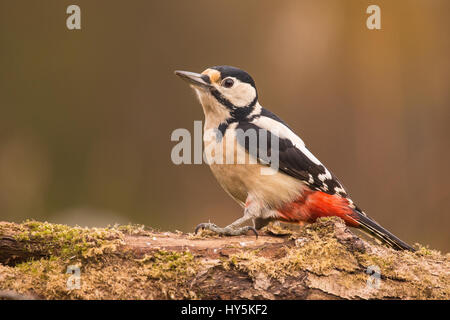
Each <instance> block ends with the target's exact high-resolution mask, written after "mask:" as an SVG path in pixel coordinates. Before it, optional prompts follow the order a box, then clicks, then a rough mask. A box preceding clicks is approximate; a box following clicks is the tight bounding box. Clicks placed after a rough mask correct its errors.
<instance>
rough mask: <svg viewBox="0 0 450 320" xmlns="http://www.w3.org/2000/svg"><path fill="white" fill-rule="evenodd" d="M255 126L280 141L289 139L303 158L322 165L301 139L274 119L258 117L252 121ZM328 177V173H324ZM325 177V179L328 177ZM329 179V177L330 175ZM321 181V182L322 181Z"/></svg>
mask: <svg viewBox="0 0 450 320" xmlns="http://www.w3.org/2000/svg"><path fill="white" fill-rule="evenodd" d="M252 123H254V124H255V125H257V126H258V127H261V128H263V129H266V130H267V131H270V132H272V133H273V134H275V135H278V136H279V137H280V138H282V139H289V140H290V141H292V144H293V145H294V146H295V147H297V148H298V149H299V150H300V151H301V152H303V154H304V155H305V156H307V157H308V158H309V159H310V160H311V161H312V162H314V163H315V164H317V165H322V163H321V162H320V161H319V160H318V159H317V158H316V157H315V156H314V155H313V154H312V153H311V152H310V151H309V150H308V149H307V148H306V146H305V143H304V142H303V140H302V139H300V137H299V136H297V135H296V134H295V133H294V132H292V130H291V129H289V128H288V127H286V126H285V125H284V124H282V123H281V122H279V121H276V120H274V119H271V118H268V117H265V116H260V117H258V118H256V119H254V120H253V121H252ZM326 173H327V174H328V175H330V173H329V172H328V170H327V172H326ZM328 175H327V177H328ZM330 178H331V175H330ZM322 181H323V180H322Z"/></svg>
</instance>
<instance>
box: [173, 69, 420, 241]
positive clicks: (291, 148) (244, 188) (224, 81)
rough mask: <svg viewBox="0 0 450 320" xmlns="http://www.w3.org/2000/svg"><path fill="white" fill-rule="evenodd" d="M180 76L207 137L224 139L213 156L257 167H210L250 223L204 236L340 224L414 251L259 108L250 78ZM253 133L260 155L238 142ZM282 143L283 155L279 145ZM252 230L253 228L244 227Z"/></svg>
mask: <svg viewBox="0 0 450 320" xmlns="http://www.w3.org/2000/svg"><path fill="white" fill-rule="evenodd" d="M175 74H176V75H178V76H179V77H181V78H182V79H183V80H186V81H187V82H188V83H189V84H190V85H191V86H192V88H193V89H194V90H195V92H196V93H197V96H198V98H199V100H200V103H201V105H202V107H203V111H204V114H205V123H204V131H205V132H207V131H209V130H215V131H216V132H218V133H220V134H219V135H217V138H216V139H210V138H208V139H206V138H205V137H204V145H205V149H206V148H210V149H211V147H213V149H214V148H215V147H217V144H220V147H219V148H222V150H223V156H224V157H226V156H231V158H235V155H236V153H237V152H239V151H242V152H243V153H244V154H246V156H247V157H248V158H249V159H250V158H251V159H253V160H254V161H247V162H245V163H233V164H230V163H225V162H222V163H220V162H219V163H215V162H212V163H209V165H210V168H211V170H212V172H213V174H214V176H215V177H216V178H217V180H218V182H219V184H220V185H221V186H222V187H223V188H224V189H225V191H226V192H227V193H228V194H229V195H230V196H231V197H233V199H235V200H236V201H237V202H238V203H239V204H240V205H241V206H242V207H243V208H244V216H243V217H241V218H240V219H238V220H236V221H234V222H233V223H231V224H230V225H228V226H226V227H224V228H220V227H218V226H217V225H215V224H213V223H201V224H199V225H198V226H197V228H196V232H197V230H198V229H200V228H206V229H209V230H212V231H215V232H217V233H219V234H222V235H241V234H244V233H246V232H248V231H253V232H254V233H255V234H256V235H257V231H256V230H258V229H260V228H262V227H263V226H265V225H267V224H268V223H269V222H270V221H274V220H279V221H286V222H314V221H315V220H316V219H317V218H319V217H327V216H338V217H340V218H342V219H343V220H344V221H345V223H346V224H347V225H348V226H351V227H355V228H361V229H362V230H364V231H366V232H367V233H369V234H371V235H373V236H374V237H375V238H377V239H379V240H381V241H382V242H384V243H386V244H387V245H389V246H391V247H393V248H395V249H406V250H414V249H413V248H412V247H411V246H410V245H408V244H406V243H405V242H403V241H402V240H400V239H399V238H397V237H396V236H395V235H393V234H392V233H391V232H389V231H387V230H386V229H385V228H383V227H382V226H381V225H380V224H378V223H377V222H376V221H374V220H373V219H371V218H370V217H369V216H367V215H366V214H365V213H364V212H363V211H362V210H361V209H359V208H358V207H357V206H356V205H355V204H354V203H353V201H352V200H351V199H350V198H349V197H348V195H347V192H346V191H345V189H344V187H343V186H342V184H341V183H340V182H339V180H338V179H337V178H336V177H335V176H334V175H333V174H332V173H331V172H330V171H329V170H328V169H327V168H326V167H325V166H324V165H323V164H322V163H321V162H320V161H319V160H318V159H317V158H316V157H315V156H314V155H313V154H312V153H311V152H310V151H309V150H308V149H307V148H306V146H305V144H304V142H303V141H302V139H300V138H299V137H298V136H297V135H296V134H295V133H294V132H293V131H292V130H291V129H290V127H289V126H288V125H287V124H286V123H285V122H284V121H283V120H281V119H280V118H279V117H277V116H276V115H275V114H273V113H272V112H270V111H268V110H267V109H264V108H263V107H262V106H261V105H260V104H259V102H258V92H257V90H256V86H255V82H254V81H253V79H252V77H251V76H250V75H249V74H248V73H247V72H245V71H243V70H241V69H238V68H235V67H231V66H216V67H211V68H208V69H206V70H205V71H203V72H202V73H201V74H199V73H193V72H187V71H175ZM248 130H257V131H260V130H264V131H265V132H266V138H261V137H259V136H258V138H257V142H256V143H257V145H256V152H255V149H253V150H252V149H251V148H252V146H251V145H250V144H251V143H250V141H249V139H240V138H238V135H237V132H244V133H245V132H246V131H248ZM205 136H206V135H205ZM274 136H276V139H277V142H278V143H277V150H273V146H272V145H271V141H274V140H273V139H272V138H273V137H274ZM263 139H267V141H263ZM230 142H231V143H230ZM263 142H264V143H263ZM229 146H232V147H231V148H230V147H229ZM263 148H264V149H265V150H262V149H263ZM227 153H233V154H231V155H227ZM271 153H274V154H277V156H278V159H277V160H278V161H277V162H278V170H276V172H273V173H272V174H261V172H262V171H261V168H262V167H268V166H269V165H270V161H269V160H268V158H267V156H263V155H264V154H265V155H267V154H271ZM248 223H252V226H248V225H247V226H243V227H242V225H245V224H248Z"/></svg>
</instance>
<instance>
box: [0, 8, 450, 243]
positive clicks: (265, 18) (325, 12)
mask: <svg viewBox="0 0 450 320" xmlns="http://www.w3.org/2000/svg"><path fill="white" fill-rule="evenodd" d="M70 4H77V5H79V6H80V7H81V19H82V21H81V23H82V30H80V31H69V30H68V29H67V28H66V18H67V16H68V15H67V14H66V13H65V12H66V8H67V6H68V5H70ZM370 4H377V5H379V6H380V7H381V26H382V30H380V31H371V30H368V29H367V28H366V19H367V17H368V15H367V14H366V13H365V11H366V8H367V6H368V5H370ZM449 9H450V1H446V0H442V1H437V0H432V1H430V0H420V1H418V0H417V1H414V0H408V1H406V0H404V1H380V0H376V1H356V0H355V1H347V0H345V1H344V0H342V1H337V0H335V1H314V0H310V1H298V0H293V1H261V0H246V1H241V0H231V1H220V2H219V1H211V0H202V1H197V0H196V1H162V0H160V1H145V0H140V1H125V0H122V1H106V0H102V1H86V0H83V1H81V0H73V1H63V0H51V1H49V0H41V1H31V0H30V1H7V0H0V108H1V109H0V110H1V115H0V220H9V221H22V220H24V219H27V218H33V219H39V220H48V221H52V222H62V223H69V224H78V225H82V226H84V225H99V226H101V225H108V224H114V223H116V222H118V223H128V222H132V223H142V224H146V225H149V226H153V227H158V228H162V229H170V230H174V229H179V230H183V231H192V230H193V228H194V226H195V225H196V224H197V223H199V222H204V221H208V220H209V219H211V221H213V222H215V223H217V224H220V225H225V224H227V223H230V222H232V221H233V220H235V219H236V218H238V217H239V216H240V215H241V214H242V212H241V209H240V208H239V207H238V205H237V204H235V203H234V202H233V200H232V199H231V198H230V197H228V196H227V195H226V194H225V193H224V192H223V191H222V190H221V189H220V187H219V185H218V184H217V183H216V181H215V179H214V178H213V176H212V174H211V173H210V171H209V169H208V168H207V166H206V165H181V166H175V165H174V164H172V162H171V160H170V152H171V149H172V147H173V146H174V145H175V143H174V142H171V141H170V135H171V132H172V131H173V130H174V129H176V128H187V129H189V130H190V131H192V128H193V121H194V120H202V119H203V114H202V110H201V107H200V105H199V104H198V102H197V101H196V99H195V97H194V94H193V93H192V92H191V90H190V89H189V88H188V87H187V86H186V84H185V83H183V82H182V81H180V80H179V79H177V78H176V77H175V76H174V75H173V70H175V69H184V70H190V71H198V72H200V71H202V70H204V69H205V68H207V67H208V66H212V65H221V64H228V65H234V66H238V67H241V68H243V69H245V70H247V71H248V72H249V73H250V74H252V75H253V77H254V78H255V80H256V83H257V86H258V89H259V94H260V102H261V104H262V105H263V106H265V107H266V108H268V109H270V110H272V111H273V112H275V113H277V114H278V115H279V116H280V117H281V118H283V119H285V120H287V121H288V122H289V124H290V125H291V127H292V128H294V129H295V131H296V132H297V133H298V134H299V135H300V136H301V137H302V138H303V140H305V142H306V143H307V145H308V146H309V148H310V150H311V151H312V152H313V153H315V154H316V155H317V157H318V158H319V159H321V160H322V162H324V163H325V164H326V165H327V166H328V167H329V168H330V169H331V170H332V171H333V172H334V173H335V174H336V175H337V176H338V177H340V179H341V180H342V181H343V183H344V185H345V186H346V187H347V189H348V191H349V192H350V194H351V195H352V198H353V199H354V201H355V202H356V203H358V205H360V206H361V207H362V208H363V209H365V210H366V211H367V212H368V213H369V214H370V215H372V216H373V217H374V218H375V219H376V220H378V221H379V222H380V223H381V224H382V225H384V226H385V227H387V228H388V229H390V230H391V231H393V232H394V233H395V234H397V235H398V236H399V237H400V238H402V239H404V240H406V241H408V242H411V243H414V242H420V243H422V244H428V245H430V246H432V247H434V248H437V249H441V250H443V251H448V250H449V249H450V237H449V232H448V231H449V226H450V219H449V211H450V191H449V182H450V167H449V165H450V149H449V138H450V126H449V120H450V95H449V77H450V68H449V60H450V59H449V56H450V37H449V30H450V21H449V19H448V14H449V12H450V10H449Z"/></svg>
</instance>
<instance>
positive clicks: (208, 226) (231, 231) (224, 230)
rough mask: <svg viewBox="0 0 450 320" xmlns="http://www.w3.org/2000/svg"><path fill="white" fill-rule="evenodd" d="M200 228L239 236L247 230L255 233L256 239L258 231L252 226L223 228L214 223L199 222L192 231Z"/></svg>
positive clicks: (224, 234)
mask: <svg viewBox="0 0 450 320" xmlns="http://www.w3.org/2000/svg"><path fill="white" fill-rule="evenodd" d="M200 229H207V230H211V231H213V232H215V233H217V234H219V235H222V236H241V235H245V234H246V233H247V232H248V231H252V232H253V233H254V234H255V236H256V239H258V232H257V231H256V229H255V228H254V227H251V226H245V227H242V228H237V229H233V228H231V227H229V226H228V227H225V228H220V227H218V226H217V225H215V224H214V223H200V224H199V225H198V226H197V227H195V231H194V233H195V234H197V232H198V230H200Z"/></svg>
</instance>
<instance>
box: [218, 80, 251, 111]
mask: <svg viewBox="0 0 450 320" xmlns="http://www.w3.org/2000/svg"><path fill="white" fill-rule="evenodd" d="M219 91H220V92H221V93H222V95H223V96H224V97H225V98H226V99H227V100H228V101H230V102H231V103H232V104H233V105H235V106H236V107H245V106H248V105H249V104H250V103H252V102H253V100H255V97H256V90H255V88H253V87H252V86H251V85H250V84H248V83H245V82H240V81H239V80H235V83H234V85H233V87H231V88H220V90H219Z"/></svg>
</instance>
